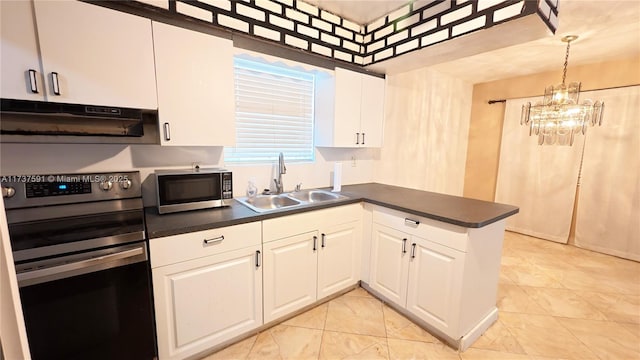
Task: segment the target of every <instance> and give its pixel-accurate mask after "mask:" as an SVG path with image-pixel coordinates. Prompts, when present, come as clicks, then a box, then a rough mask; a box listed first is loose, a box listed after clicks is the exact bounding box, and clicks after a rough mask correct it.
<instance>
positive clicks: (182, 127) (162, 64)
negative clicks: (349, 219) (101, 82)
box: [153, 22, 236, 146]
mask: <svg viewBox="0 0 640 360" xmlns="http://www.w3.org/2000/svg"><path fill="white" fill-rule="evenodd" d="M153 43H154V51H155V61H156V77H157V82H158V84H157V87H158V116H159V119H160V134H161V136H160V139H161V140H160V141H161V144H162V145H170V146H223V145H234V144H235V139H236V131H235V129H236V127H235V115H234V112H235V110H234V109H235V107H234V104H235V101H234V88H233V43H232V41H231V40H228V39H221V38H217V37H214V36H211V35H207V34H203V33H200V32H196V31H191V30H187V29H183V28H179V27H175V26H171V25H166V24H163V23H158V22H153Z"/></svg>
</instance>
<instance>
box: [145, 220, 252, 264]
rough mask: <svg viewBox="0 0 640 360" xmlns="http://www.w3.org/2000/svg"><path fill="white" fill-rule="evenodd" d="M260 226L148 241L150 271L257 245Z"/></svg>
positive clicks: (241, 226) (217, 230)
mask: <svg viewBox="0 0 640 360" xmlns="http://www.w3.org/2000/svg"><path fill="white" fill-rule="evenodd" d="M261 238H262V237H261V225H260V222H252V223H248V224H241V225H234V226H228V227H223V228H218V229H211V230H205V231H197V232H192V233H187V234H180V235H175V236H167V237H163V238H158V239H153V240H150V241H149V248H150V253H151V267H152V268H156V267H159V266H164V265H169V264H175V263H177V262H181V261H187V260H192V259H196V258H200V257H204V256H209V255H215V254H220V253H223V252H227V251H232V250H237V249H241V248H244V247H248V246H253V245H259V244H260V243H261Z"/></svg>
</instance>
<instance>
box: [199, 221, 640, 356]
mask: <svg viewBox="0 0 640 360" xmlns="http://www.w3.org/2000/svg"><path fill="white" fill-rule="evenodd" d="M502 255H503V256H502V269H501V273H500V283H499V289H498V309H499V311H500V313H499V318H498V321H497V322H496V323H495V324H494V325H493V326H492V327H491V328H490V329H489V330H488V331H487V332H486V333H485V334H484V335H483V336H482V337H481V338H480V339H478V341H476V342H475V343H474V344H473V345H472V346H471V347H470V348H469V349H467V350H466V351H464V352H462V353H458V352H457V351H455V350H452V349H451V348H449V347H447V346H445V345H444V344H442V343H441V342H440V341H438V340H437V339H436V338H434V337H433V336H431V335H430V334H429V333H427V332H425V331H424V330H422V329H421V328H419V327H418V326H416V325H414V324H413V323H412V322H411V321H409V320H407V319H406V318H405V317H403V316H402V315H400V314H398V313H397V312H395V311H394V310H392V309H391V308H389V307H388V306H386V305H384V304H383V303H382V302H380V301H379V300H377V299H375V298H374V297H372V296H371V295H369V294H368V293H367V292H366V291H364V290H363V289H361V288H358V289H356V290H353V291H351V292H349V293H347V294H345V295H343V296H341V297H339V298H336V299H334V300H332V301H330V302H328V303H325V304H322V305H320V306H318V307H316V308H314V309H312V310H309V311H307V312H306V313H303V314H301V315H299V316H297V317H295V318H293V319H290V320H288V321H285V322H284V323H282V324H279V325H276V326H274V327H272V328H270V329H268V330H266V331H264V332H262V333H260V334H258V335H256V336H252V337H250V338H248V339H246V340H243V341H241V342H239V343H237V344H234V345H232V346H230V347H228V348H226V349H223V350H221V351H219V352H217V353H215V354H212V355H210V356H208V357H206V358H204V359H203V360H216V359H260V360H262V359H295V360H298V359H459V360H467V359H536V360H542V359H621V360H625V359H640V263H637V262H633V261H628V260H623V259H619V258H616V257H612V256H607V255H603V254H599V253H595V252H591V251H587V250H582V249H579V248H576V247H573V246H567V245H561V244H556V243H552V242H549V241H545V240H539V239H535V238H531V237H528V236H525V235H520V234H516V233H510V232H507V233H506V235H505V244H504V248H503V254H502Z"/></svg>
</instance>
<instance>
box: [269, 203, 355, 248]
mask: <svg viewBox="0 0 640 360" xmlns="http://www.w3.org/2000/svg"><path fill="white" fill-rule="evenodd" d="M360 219H362V205H361V204H350V205H344V206H338V207H334V208H328V209H322V210H315V211H309V212H306V213H302V214H295V215H289V216H282V217H279V218H275V219H269V220H265V221H263V222H262V236H263V240H262V242H269V241H273V240H277V239H282V238H286V237H290V236H295V235H299V234H302V233H305V232H309V231H313V230H318V229H321V228H324V227H326V226H332V225H340V224H345V223H348V222H352V221H357V220H360Z"/></svg>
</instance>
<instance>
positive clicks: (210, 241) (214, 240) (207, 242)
mask: <svg viewBox="0 0 640 360" xmlns="http://www.w3.org/2000/svg"><path fill="white" fill-rule="evenodd" d="M222 240H224V235H221V236H218V237H215V238H211V239H204V244H205V245H210V244H217V243H221V242H222Z"/></svg>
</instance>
